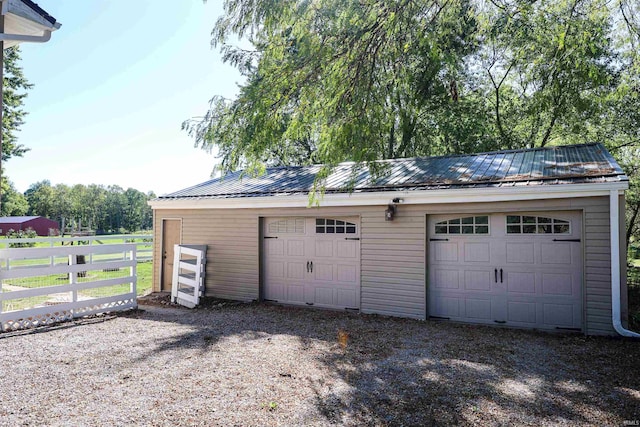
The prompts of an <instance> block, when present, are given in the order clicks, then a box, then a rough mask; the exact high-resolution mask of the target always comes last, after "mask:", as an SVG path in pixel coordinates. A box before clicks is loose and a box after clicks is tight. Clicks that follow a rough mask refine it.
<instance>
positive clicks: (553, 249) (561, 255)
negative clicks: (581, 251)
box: [540, 242, 574, 265]
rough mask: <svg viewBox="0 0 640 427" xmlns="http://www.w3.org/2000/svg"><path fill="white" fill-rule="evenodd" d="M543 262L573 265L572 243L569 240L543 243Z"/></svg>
mask: <svg viewBox="0 0 640 427" xmlns="http://www.w3.org/2000/svg"><path fill="white" fill-rule="evenodd" d="M540 249H541V252H542V257H541V261H540V262H541V263H542V264H552V265H553V264H560V265H571V264H572V263H573V262H574V257H573V256H572V255H573V254H572V252H574V251H573V250H572V249H573V248H572V245H571V243H569V242H551V243H541V244H540Z"/></svg>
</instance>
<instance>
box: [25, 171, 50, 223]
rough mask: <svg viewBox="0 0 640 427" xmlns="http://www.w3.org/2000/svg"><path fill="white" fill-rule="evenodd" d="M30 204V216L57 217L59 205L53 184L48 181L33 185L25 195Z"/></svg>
mask: <svg viewBox="0 0 640 427" xmlns="http://www.w3.org/2000/svg"><path fill="white" fill-rule="evenodd" d="M24 196H25V198H26V199H27V202H28V203H29V215H38V216H43V217H46V218H52V217H55V213H56V209H55V206H56V205H57V204H58V202H57V201H56V200H57V197H56V196H57V195H56V194H55V192H54V190H53V187H51V182H49V181H48V180H44V181H39V182H36V183H35V184H31V185H30V186H29V188H28V189H27V191H25V193H24Z"/></svg>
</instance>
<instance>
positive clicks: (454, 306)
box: [430, 295, 461, 317]
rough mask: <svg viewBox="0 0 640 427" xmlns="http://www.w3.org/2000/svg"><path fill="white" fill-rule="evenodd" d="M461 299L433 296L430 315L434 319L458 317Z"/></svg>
mask: <svg viewBox="0 0 640 427" xmlns="http://www.w3.org/2000/svg"><path fill="white" fill-rule="evenodd" d="M460 305H461V298H456V297H453V296H451V297H444V296H438V295H434V298H433V304H431V307H430V309H431V310H430V313H431V315H432V316H436V317H460V314H461V312H460Z"/></svg>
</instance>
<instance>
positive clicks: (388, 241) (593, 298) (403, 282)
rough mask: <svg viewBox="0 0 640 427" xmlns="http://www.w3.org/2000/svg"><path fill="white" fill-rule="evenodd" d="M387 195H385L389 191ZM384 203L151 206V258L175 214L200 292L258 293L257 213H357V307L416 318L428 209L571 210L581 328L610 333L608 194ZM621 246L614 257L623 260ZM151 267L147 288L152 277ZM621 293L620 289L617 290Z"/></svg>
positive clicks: (422, 294) (423, 294)
mask: <svg viewBox="0 0 640 427" xmlns="http://www.w3.org/2000/svg"><path fill="white" fill-rule="evenodd" d="M390 199H391V197H390ZM385 208H386V206H364V207H332V208H322V207H320V208H310V209H305V208H283V209H233V210H227V209H193V210H186V209H181V210H168V209H165V210H156V211H155V212H154V237H155V239H154V247H155V252H154V262H155V263H156V264H155V265H156V266H158V265H159V264H158V263H159V261H160V259H159V252H160V250H159V249H160V246H159V245H160V242H161V236H160V229H161V227H160V225H161V223H162V218H181V219H182V221H183V234H182V241H183V243H186V244H207V245H208V252H207V263H208V264H207V278H206V287H207V290H206V293H207V295H208V296H214V297H220V298H229V299H237V300H244V301H247V300H255V299H258V298H259V287H260V285H259V283H260V278H259V266H260V263H259V257H260V242H259V229H258V228H259V221H260V218H261V217H274V216H278V217H283V216H314V217H316V216H317V217H321V216H325V217H332V216H337V217H340V216H342V217H346V216H351V217H354V216H356V217H358V216H359V217H360V227H361V233H360V236H361V240H360V250H361V298H360V301H361V306H360V308H361V311H362V312H364V313H378V314H384V315H392V316H402V317H411V318H419V319H424V318H426V317H427V316H428V313H427V311H426V307H427V305H426V298H427V283H426V277H427V276H428V275H427V271H426V270H427V266H426V259H427V254H426V238H427V230H426V218H427V215H431V214H446V213H460V214H464V213H491V212H516V211H523V212H526V211H552V210H579V211H582V212H583V215H584V221H583V223H584V225H583V229H584V238H583V248H584V286H583V297H584V307H585V316H584V328H585V332H586V333H588V334H607V335H611V334H614V331H613V328H612V326H611V283H610V280H611V268H610V263H611V255H610V241H609V199H608V197H590V198H577V199H555V200H531V201H518V202H499V203H498V202H496V203H468V204H446V205H445V204H439V205H404V204H400V205H398V210H397V215H396V217H395V219H394V220H393V221H385V220H384V210H385ZM625 255H626V254H625V253H624V251H623V252H622V253H621V257H622V262H621V263H622V264H624V263H626V257H625ZM159 270H160V269H159V267H155V268H154V289H157V287H158V283H159V274H158V273H159ZM624 292H626V290H625V291H624Z"/></svg>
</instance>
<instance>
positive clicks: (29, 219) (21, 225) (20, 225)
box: [0, 216, 60, 236]
mask: <svg viewBox="0 0 640 427" xmlns="http://www.w3.org/2000/svg"><path fill="white" fill-rule="evenodd" d="M27 228H32V229H33V230H34V231H35V232H36V233H37V234H38V236H48V235H49V230H55V232H54V234H58V233H59V231H60V225H58V223H57V222H56V221H52V220H50V219H48V218H45V217H42V216H4V217H0V235H2V236H6V235H7V231H9V230H14V231H20V230H26V229H27Z"/></svg>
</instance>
